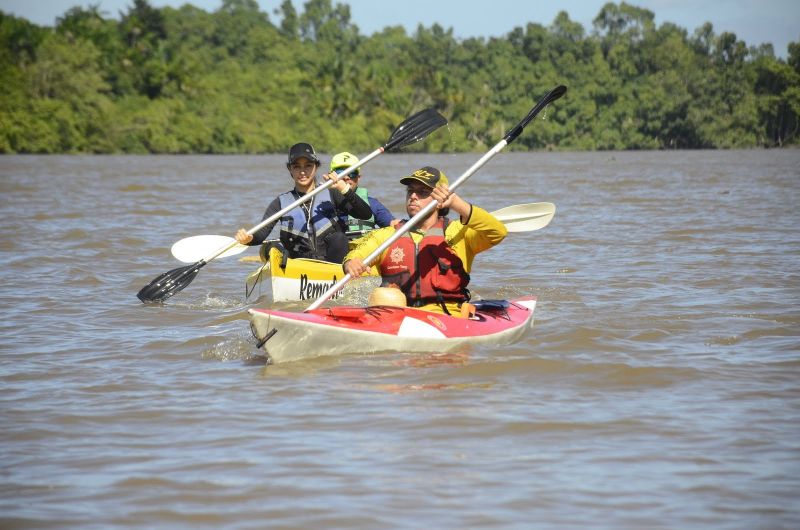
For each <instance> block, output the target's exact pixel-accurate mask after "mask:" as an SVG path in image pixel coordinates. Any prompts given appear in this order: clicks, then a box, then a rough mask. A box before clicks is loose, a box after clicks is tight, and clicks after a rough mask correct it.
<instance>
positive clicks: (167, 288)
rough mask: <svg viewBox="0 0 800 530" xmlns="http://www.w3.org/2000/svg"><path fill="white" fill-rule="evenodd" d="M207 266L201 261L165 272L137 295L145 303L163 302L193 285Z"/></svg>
mask: <svg viewBox="0 0 800 530" xmlns="http://www.w3.org/2000/svg"><path fill="white" fill-rule="evenodd" d="M205 264H206V262H205V261H203V260H200V261H198V262H197V263H194V264H192V265H187V266H186V267H178V268H177V269H172V270H171V271H169V272H165V273H164V274H162V275H161V276H159V277H157V278H156V279H155V280H153V281H152V282H150V283H148V284H147V285H145V286H144V287H142V289H141V290H140V291H139V292H138V293H136V296H137V297H138V298H139V300H141V301H142V302H144V303H149V302H163V301H164V300H166V299H167V298H169V297H170V296H172V295H173V294H175V293H177V292H179V291H182V290H183V289H184V288H185V287H186V286H187V285H189V284H190V283H192V280H194V277H195V276H197V273H198V272H199V271H200V269H202V268H203V266H204V265H205Z"/></svg>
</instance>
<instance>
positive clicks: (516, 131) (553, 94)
mask: <svg viewBox="0 0 800 530" xmlns="http://www.w3.org/2000/svg"><path fill="white" fill-rule="evenodd" d="M566 91H567V87H565V86H563V85H559V86H557V87H556V88H554V89H553V90H551V91H550V92H548V93H547V94H546V95H545V96H544V97H543V98H542V99H541V100H540V101H539V102H538V103H537V104H536V105H535V106H534V107H533V108H532V109H531V110H530V112H528V114H527V116H525V117H524V118H523V119H522V120H521V121H520V122H519V123H518V124H517V125H515V126H514V127H513V128H512V129H511V130H510V131H509V132H508V133H506V135H505V136H504V137H503V139H502V140H500V141H499V142H497V144H496V145H495V146H494V147H492V148H491V149H490V150H489V152H488V153H486V154H485V155H483V156H482V157H481V158H480V159H479V160H478V161H477V162H475V163H474V164H472V166H471V167H470V168H469V169H467V170H466V171H465V172H464V173H463V174H462V175H461V176H460V177H458V179H456V181H455V182H453V183H452V184H451V185H450V186H449V189H450V191H455V190H456V189H458V187H459V186H461V184H462V183H463V182H465V181H466V180H467V179H468V178H470V177H471V176H472V175H473V174H474V173H475V172H476V171H478V169H480V168H481V167H483V165H484V164H486V162H488V161H489V160H491V159H492V158H493V157H494V156H495V155H496V154H497V153H499V152H500V151H502V150H503V148H505V146H506V145H508V144H509V143H511V142H513V141H514V140H515V139H516V138H517V136H519V135H520V133H522V131H523V129H524V128H525V127H526V126H527V125H528V123H530V122H531V120H532V119H533V118H534V117H535V116H536V115H537V114H538V113H539V111H541V110H542V109H543V108H544V107H546V106H547V105H549V104H550V103H552V102H553V101H555V100H556V99H558V98H560V97H561V96H563V95H564V93H565V92H566ZM437 207H438V202H437V201H431V202H430V203H428V205H427V206H425V207H424V208H423V209H422V210H420V211H419V212H417V214H416V215H415V216H413V217H412V218H411V219H409V221H408V222H407V223H405V224H404V225H403V226H401V227H400V229H399V230H398V231H397V232H395V233H394V234H392V236H391V237H390V238H389V239H387V240H386V241H384V242H383V243H381V245H379V246H378V248H376V249H375V250H374V251H372V253H370V255H369V256H367V257H366V258H365V259H364V264H365V265H367V266H369V265H372V263H373V262H374V261H375V260H376V259H377V258H378V257H379V256H380V255H381V254H382V253H383V252H384V251H385V250H386V249H387V248H389V246H391V245H392V244H393V243H394V242H395V241H397V240H398V239H399V238H401V237H402V236H403V235H405V234H406V232H408V231H409V230H411V229H412V228H414V227H415V226H417V224H419V223H420V222H421V221H422V220H423V219H425V218H426V217H428V215H430V214H431V212H433V210H434V209H436V208H437ZM351 278H352V275H351V274H350V273H345V275H344V276H343V277H342V279H341V280H339V281H338V282H336V283H335V284H333V285H332V286H331V287H330V288H329V289H328V290H327V291H325V292H324V293H322V295H321V296H320V297H319V298H317V299H316V300H315V301H314V303H312V304H311V305H310V306H308V308H307V309H306V311H313V310H314V309H317V308H318V307H319V306H321V305H322V304H323V303H324V302H325V301H327V300H328V299H329V298H330V297H331V296H333V295H334V294H335V293H337V292H338V291H339V290H340V289H341V288H342V287H344V286H345V284H346V283H347V282H349V281H350V279H351Z"/></svg>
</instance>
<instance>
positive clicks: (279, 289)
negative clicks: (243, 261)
mask: <svg viewBox="0 0 800 530" xmlns="http://www.w3.org/2000/svg"><path fill="white" fill-rule="evenodd" d="M282 258H283V254H282V253H281V252H280V250H278V249H276V248H272V249H270V251H269V256H268V259H267V262H266V263H264V264H263V265H262V266H260V267H259V268H258V269H257V270H255V271H253V272H252V273H250V274H249V275H248V276H247V281H246V284H245V292H246V293H247V298H248V299H252V298H257V297H258V296H261V294H264V291H265V285H264V283H265V282H267V283H268V284H269V285H270V287H271V294H272V301H273V302H294V301H303V300H308V301H314V300H316V299H317V298H319V297H320V296H321V295H322V294H323V293H325V292H326V291H327V290H328V289H330V288H331V287H332V286H333V285H334V284H335V283H336V282H337V281H339V280H340V279H342V276H344V272H342V266H341V265H339V264H336V263H330V262H327V261H319V260H314V259H302V258H301V259H292V258H289V259H287V260H286V264H285V266H284V267H281V260H282ZM376 278H377V276H376ZM346 287H347V286H345V289H343V290H341V291H339V292H337V293H336V294H334V295H333V296H332V297H331V298H333V299H336V298H339V297H341V296H342V295H343V294H344V292H345V290H346Z"/></svg>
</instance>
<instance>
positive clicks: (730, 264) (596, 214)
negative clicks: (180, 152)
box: [0, 150, 800, 530]
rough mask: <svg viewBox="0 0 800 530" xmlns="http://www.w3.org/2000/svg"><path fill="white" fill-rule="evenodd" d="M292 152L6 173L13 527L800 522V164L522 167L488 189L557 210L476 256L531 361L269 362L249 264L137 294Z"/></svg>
mask: <svg viewBox="0 0 800 530" xmlns="http://www.w3.org/2000/svg"><path fill="white" fill-rule="evenodd" d="M364 154H366V153H364ZM479 156H480V154H459V155H411V154H397V155H394V154H387V155H383V156H380V157H378V158H377V159H375V160H374V161H372V162H371V163H370V164H368V165H367V166H365V168H364V175H365V176H364V178H363V179H362V185H365V186H367V187H368V188H369V189H370V190H371V193H372V194H373V195H375V196H377V197H379V198H380V199H382V200H383V202H384V203H385V204H386V205H387V206H388V207H389V208H390V209H391V210H392V211H393V212H394V213H395V214H396V215H397V216H400V214H401V213H402V204H403V203H402V200H403V197H404V193H403V188H402V187H401V186H400V185H399V183H398V182H397V181H398V178H399V177H400V176H402V175H404V174H407V173H408V172H410V171H411V170H413V169H416V168H417V167H419V166H422V165H428V164H431V165H437V166H438V167H440V168H442V169H443V170H444V171H445V172H446V173H447V174H448V175H449V176H450V177H451V180H452V179H455V178H456V177H458V176H459V175H460V174H461V173H462V172H463V171H465V170H466V169H467V168H468V167H469V166H470V165H471V164H472V163H473V162H475V161H476V160H477V159H478V158H479ZM328 160H329V157H328V156H326V157H324V162H325V163H327V161H328ZM284 161H285V155H268V156H142V157H137V156H119V157H117V156H4V157H0V191H1V192H2V196H1V197H2V198H1V199H0V200H1V201H2V202H1V203H0V211H2V220H0V231H1V232H2V238H0V264H1V265H2V266H1V268H0V271H2V272H0V279H2V281H1V282H0V301H2V312H3V319H2V324H0V328H1V329H2V342H0V363H2V364H0V528H3V529H10V528H76V529H77V528H80V529H106V528H136V529H152V528H169V529H198V528H208V529H212V528H213V529H217V528H225V529H236V530H238V529H242V530H243V529H259V528H326V529H327V528H347V529H373V528H404V529H416V528H438V529H443V528H453V529H455V528H459V529H460V528H496V529H528V528H596V529H640V528H665V529H678V528H680V529H687V528H689V529H692V528H704V529H705V528H714V529H728V528H730V529H754V528H758V529H797V528H800V504H798V502H797V501H798V496H799V495H800V267H798V263H800V259H799V258H800V228H798V227H800V214H799V213H798V207H800V150H752V151H692V152H687V151H677V152H675V151H673V152H602V153H544V152H542V153H505V152H504V153H500V154H499V155H498V156H497V157H495V158H494V159H493V160H492V161H490V162H489V163H488V164H487V165H486V166H485V167H484V168H483V169H481V170H480V171H479V172H478V173H476V174H475V175H474V176H473V177H472V178H471V179H470V180H469V181H467V182H466V183H464V184H463V186H462V187H461V188H460V189H459V193H460V195H461V196H462V197H464V198H465V199H467V200H469V201H471V202H475V203H477V204H479V205H481V206H483V207H486V208H487V209H489V210H494V209H498V208H501V207H504V206H509V205H512V204H518V203H527V202H538V201H548V202H553V203H555V204H556V205H557V207H558V211H557V213H556V216H555V218H554V219H553V221H552V223H551V224H550V225H549V226H548V227H546V228H544V229H542V230H539V231H537V232H531V233H524V234H510V235H509V237H508V238H507V239H506V240H505V241H504V242H503V243H502V244H501V245H499V246H498V247H496V248H494V249H492V250H490V251H488V252H486V253H484V254H481V255H480V256H478V258H477V260H476V262H475V270H474V271H473V275H472V278H473V281H472V288H473V291H474V292H476V293H477V294H479V295H481V296H483V297H484V298H499V297H514V296H518V295H526V294H535V295H537V296H538V299H539V304H538V306H537V308H536V317H535V318H536V322H535V325H534V328H533V329H532V330H531V331H530V332H529V333H528V334H527V335H526V336H525V337H524V338H523V339H522V340H521V341H520V342H518V343H516V344H513V345H510V346H500V347H498V346H494V347H492V346H480V347H473V348H469V349H465V350H464V351H459V352H456V353H455V354H448V355H442V354H436V353H431V354H415V355H411V354H404V353H402V352H400V353H393V354H388V353H387V354H371V355H365V354H359V352H353V353H352V354H350V355H343V356H336V357H332V356H327V357H320V358H318V359H314V360H311V361H304V362H298V363H289V364H285V365H272V366H264V365H259V364H255V363H252V362H250V361H249V359H250V358H251V357H252V356H253V355H254V354H257V353H258V350H256V348H255V341H254V339H253V338H252V337H251V335H250V331H249V326H248V321H247V317H246V309H247V308H248V307H251V306H253V305H268V304H269V300H268V299H264V298H263V297H262V298H261V299H259V300H257V301H252V300H251V301H249V302H248V301H246V300H245V292H244V291H245V289H244V279H245V276H246V275H247V273H248V272H249V271H251V270H252V269H253V268H254V267H255V265H254V264H253V263H245V262H242V261H240V260H239V258H240V257H241V256H237V257H231V258H225V259H222V260H217V261H214V262H212V263H210V264H209V265H207V266H206V267H205V268H204V269H202V270H201V271H200V274H199V275H198V276H197V278H196V279H195V280H194V282H192V284H191V285H189V286H188V287H187V288H186V289H185V290H184V291H182V292H180V293H178V294H177V295H176V296H174V297H173V298H171V299H169V300H168V301H167V302H166V303H164V304H155V305H144V304H142V303H140V302H139V300H138V299H137V298H136V296H135V295H136V292H137V291H138V290H139V289H140V288H141V287H142V286H144V285H145V284H146V283H148V282H149V281H150V280H152V279H153V278H154V277H155V276H157V275H158V274H160V273H162V272H166V271H167V270H170V269H172V268H174V267H177V266H179V265H180V263H178V262H176V261H175V260H174V258H172V256H171V254H170V246H171V245H172V243H173V242H175V241H177V240H178V239H181V238H184V237H187V236H191V235H197V234H222V235H232V234H233V233H234V231H235V230H236V229H237V228H238V227H246V228H249V227H251V226H253V225H255V224H256V223H258V222H259V221H260V219H261V214H262V212H263V210H264V208H265V207H266V205H267V203H268V202H269V201H270V200H271V199H272V198H273V197H274V196H275V195H277V194H278V193H279V192H282V191H285V190H287V189H289V187H290V179H289V177H288V174H287V173H286V170H285V166H284ZM248 252H249V255H253V254H254V252H253V251H248ZM350 298H351V299H350V300H349V302H351V303H362V302H364V301H365V300H366V293H361V292H358V291H356V292H354V293H352V294H351V295H350ZM284 305H285V304H284ZM287 307H291V308H297V309H298V310H302V309H304V308H305V305H302V304H301V305H297V304H294V305H292V304H289V305H287Z"/></svg>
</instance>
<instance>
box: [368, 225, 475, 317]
mask: <svg viewBox="0 0 800 530" xmlns="http://www.w3.org/2000/svg"><path fill="white" fill-rule="evenodd" d="M445 221H446V219H439V221H438V222H437V223H436V224H435V225H434V226H433V227H431V229H430V230H428V231H427V232H425V234H423V237H422V240H421V241H420V242H419V245H417V244H416V243H414V240H413V239H412V238H411V235H410V234H409V233H405V234H404V235H403V236H402V237H400V238H398V240H397V241H395V242H394V243H393V244H392V245H391V246H390V247H389V248H388V249H387V250H386V252H385V253H384V256H385V257H384V258H383V260H381V262H380V264H379V267H380V272H381V276H382V277H383V283H382V284H383V285H390V284H394V285H397V286H398V287H399V288H400V290H401V291H403V293H405V295H406V299H407V300H408V305H409V306H411V307H420V306H423V305H425V304H429V303H433V302H436V303H442V305H444V304H443V303H444V302H452V301H455V302H466V301H468V300H469V291H468V290H467V284H469V274H468V273H467V272H466V271H465V270H464V264H463V263H462V261H461V258H459V257H458V255H457V254H456V253H455V252H454V251H453V249H452V248H450V246H449V245H448V244H447V241H445V237H444V233H445V229H446V227H447V224H446V222H445ZM445 310H446V308H445Z"/></svg>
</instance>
